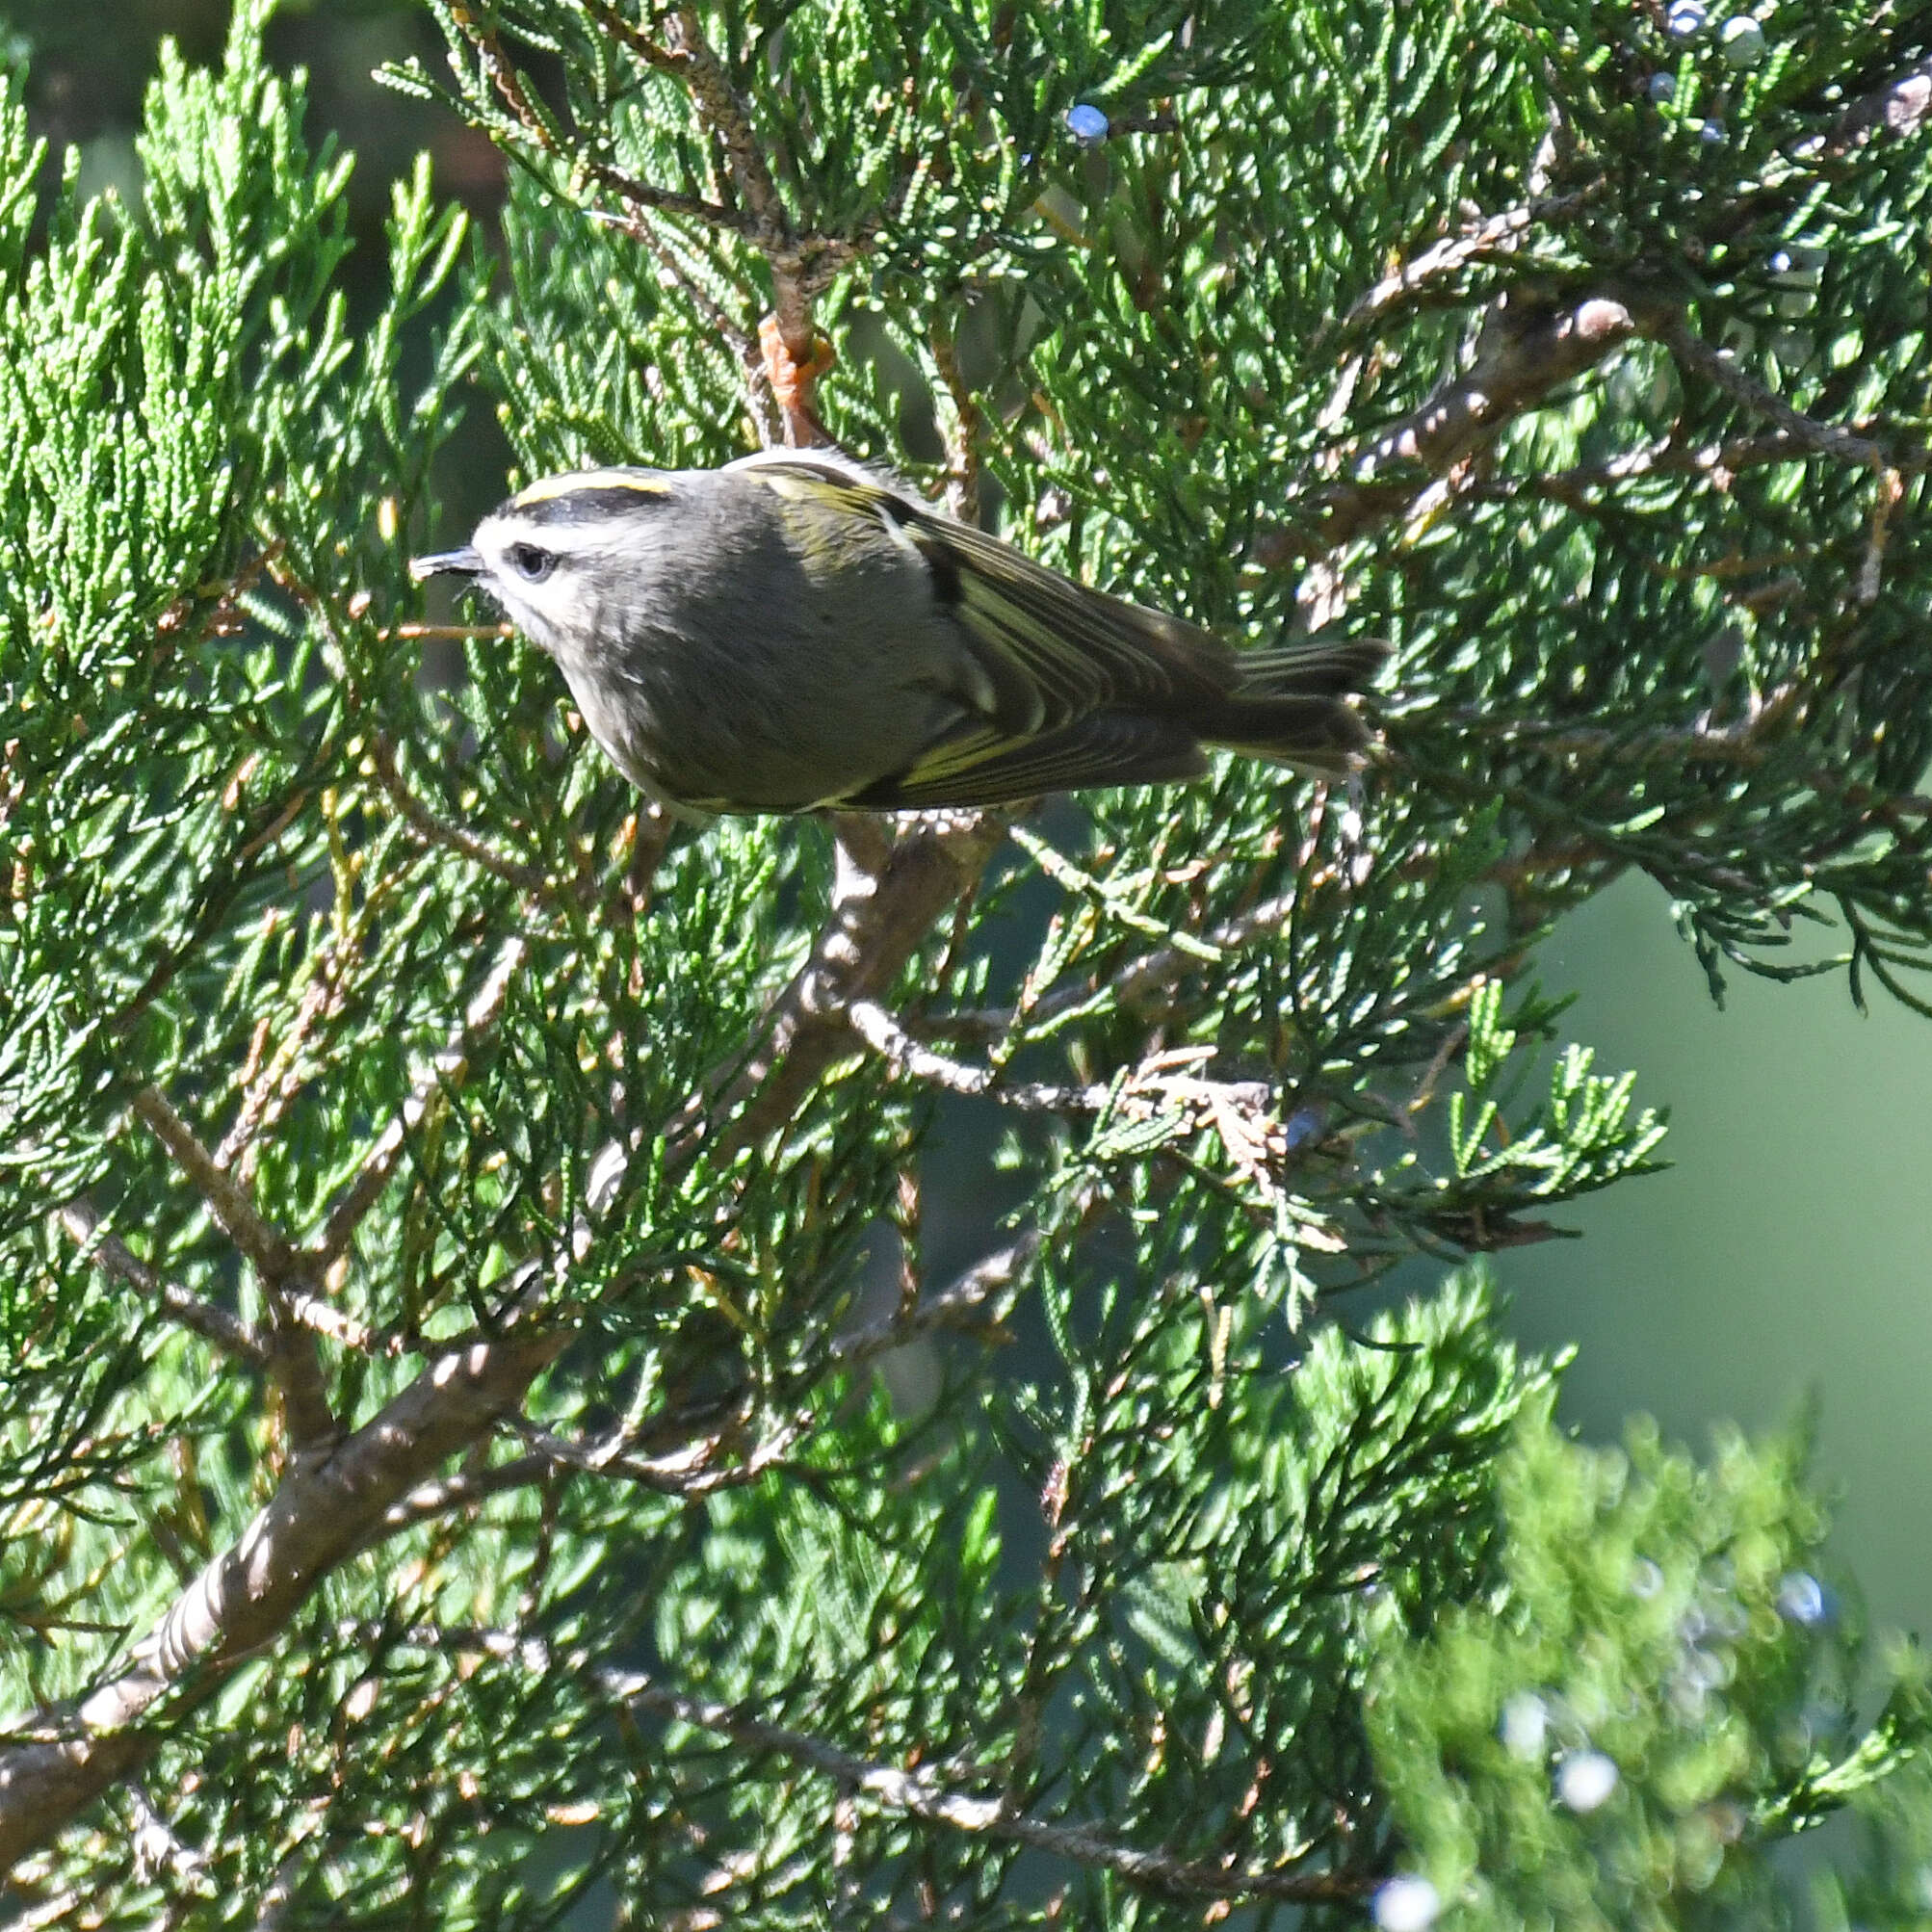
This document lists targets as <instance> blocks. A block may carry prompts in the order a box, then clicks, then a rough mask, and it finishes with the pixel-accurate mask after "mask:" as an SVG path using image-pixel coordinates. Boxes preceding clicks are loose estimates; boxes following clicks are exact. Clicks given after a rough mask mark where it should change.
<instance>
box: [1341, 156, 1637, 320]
mask: <svg viewBox="0 0 1932 1932" xmlns="http://www.w3.org/2000/svg"><path fill="white" fill-rule="evenodd" d="M1603 187H1604V184H1603V183H1602V182H1601V181H1597V182H1592V183H1591V184H1590V185H1589V186H1588V187H1586V188H1580V189H1578V190H1577V191H1576V192H1575V193H1574V194H1570V195H1548V196H1542V197H1541V198H1539V199H1536V200H1532V201H1526V202H1523V203H1522V204H1521V205H1520V206H1518V207H1515V208H1505V209H1504V210H1503V211H1502V212H1501V214H1499V215H1490V216H1487V217H1486V218H1485V219H1484V220H1482V221H1480V222H1475V224H1473V225H1472V226H1469V227H1466V228H1464V229H1463V231H1462V232H1461V233H1460V234H1457V235H1445V236H1444V237H1443V239H1442V240H1441V241H1439V242H1436V243H1433V244H1431V245H1430V246H1429V247H1428V248H1424V249H1423V250H1422V252H1421V253H1420V254H1417V255H1412V256H1411V257H1410V258H1409V259H1408V260H1407V261H1405V262H1403V263H1402V264H1401V265H1400V266H1399V267H1397V268H1396V269H1393V270H1391V271H1390V273H1389V274H1386V275H1384V276H1383V277H1382V279H1381V280H1380V281H1378V282H1377V283H1375V285H1374V286H1373V287H1372V288H1371V289H1369V290H1368V291H1367V292H1366V293H1365V294H1363V295H1361V296H1358V297H1357V298H1356V299H1355V300H1354V301H1353V302H1352V303H1350V304H1349V306H1348V308H1347V310H1346V312H1345V314H1343V315H1342V316H1341V318H1340V319H1339V320H1337V321H1335V322H1332V323H1329V324H1327V325H1326V326H1324V327H1323V328H1322V329H1321V330H1320V331H1319V333H1318V336H1317V338H1316V343H1315V349H1316V350H1318V349H1319V348H1320V346H1321V343H1322V340H1323V338H1325V337H1332V336H1342V337H1346V336H1350V335H1353V334H1355V333H1356V332H1357V331H1358V330H1360V329H1363V328H1365V327H1367V326H1369V325H1371V323H1376V322H1379V321H1380V320H1381V319H1382V318H1383V316H1385V315H1386V314H1388V312H1389V311H1390V310H1391V309H1394V308H1397V307H1399V306H1400V305H1401V303H1402V302H1403V301H1405V300H1407V299H1408V298H1409V297H1410V296H1412V295H1413V294H1415V292H1416V291H1417V290H1418V289H1420V288H1421V287H1423V284H1424V283H1426V282H1430V281H1433V280H1434V279H1436V277H1438V276H1439V275H1446V274H1452V273H1453V272H1454V271H1455V270H1457V269H1459V268H1463V267H1465V266H1466V265H1467V264H1468V263H1470V262H1473V261H1475V260H1476V259H1477V258H1478V257H1480V256H1482V255H1486V254H1490V253H1492V252H1505V251H1508V250H1511V249H1513V248H1514V247H1515V244H1516V242H1517V240H1518V238H1519V237H1521V236H1522V235H1523V234H1524V233H1525V231H1526V230H1527V229H1529V228H1531V227H1533V226H1535V224H1536V223H1537V222H1550V221H1555V220H1559V219H1560V218H1561V217H1563V216H1565V215H1571V214H1574V213H1575V212H1576V211H1577V210H1578V209H1579V208H1580V207H1582V206H1583V204H1584V203H1585V202H1587V201H1589V200H1591V199H1592V198H1593V197H1594V196H1596V195H1598V194H1599V193H1601V191H1602V189H1603Z"/></svg>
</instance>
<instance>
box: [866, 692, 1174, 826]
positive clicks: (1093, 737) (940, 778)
mask: <svg viewBox="0 0 1932 1932" xmlns="http://www.w3.org/2000/svg"><path fill="white" fill-rule="evenodd" d="M1204 770H1207V760H1206V759H1205V758H1204V757H1203V756H1202V755H1201V747H1200V744H1198V743H1197V742H1196V740H1195V738H1194V734H1193V733H1192V732H1191V731H1189V730H1188V728H1187V727H1186V726H1185V725H1182V724H1177V723H1175V722H1174V721H1173V720H1171V719H1169V718H1150V717H1147V716H1146V715H1145V714H1135V713H1129V712H1097V713H1095V714H1094V715H1093V716H1092V717H1090V718H1076V719H1075V720H1074V721H1073V722H1072V723H1071V724H1065V725H1061V726H1060V727H1058V728H1057V730H1052V731H1043V732H1039V733H1037V734H1036V735H1035V736H1033V737H1031V738H1020V739H1014V738H1010V737H1008V736H1007V735H1006V734H1005V732H1003V731H1001V730H1000V729H999V728H998V727H997V726H994V725H978V724H975V725H966V726H962V727H961V728H960V729H959V730H957V731H955V732H953V733H952V734H950V735H949V736H947V737H946V738H943V739H941V740H940V741H939V742H938V743H937V744H933V745H932V746H930V747H929V748H928V749H927V750H926V751H925V752H923V753H922V754H921V755H920V756H919V757H918V758H916V759H914V760H913V762H912V764H911V765H909V766H908V767H907V768H906V769H905V770H903V771H895V772H893V773H891V774H890V775H888V776H886V777H884V778H880V779H877V780H875V782H874V783H873V784H871V785H868V786H867V787H866V788H865V789H864V790H863V791H861V792H855V793H853V794H852V796H850V797H849V798H842V799H838V800H836V801H834V802H837V803H839V804H845V805H864V806H869V807H872V808H874V809H876V810H884V811H897V810H903V809H911V808H916V807H920V806H928V805H1004V804H1007V803H1010V802H1011V801H1012V800H1013V799H1015V798H1033V797H1038V796H1040V795H1041V794H1042V793H1046V792H1074V791H1079V790H1081V789H1083V787H1085V786H1089V785H1157V784H1164V783H1166V782H1167V781H1168V780H1170V779H1175V778H1198V777H1199V776H1200V775H1201V773H1202V772H1203V771H1204Z"/></svg>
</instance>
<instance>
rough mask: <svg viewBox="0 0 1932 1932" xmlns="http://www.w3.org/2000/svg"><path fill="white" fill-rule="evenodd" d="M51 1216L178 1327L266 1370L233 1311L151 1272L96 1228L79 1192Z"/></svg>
mask: <svg viewBox="0 0 1932 1932" xmlns="http://www.w3.org/2000/svg"><path fill="white" fill-rule="evenodd" d="M55 1219H56V1220H58V1221H59V1222H60V1224H61V1226H62V1227H63V1228H65V1230H66V1232H67V1234H68V1235H69V1236H70V1237H71V1238H72V1239H73V1240H74V1241H75V1242H76V1243H77V1244H78V1245H79V1247H80V1249H81V1251H82V1258H83V1259H84V1260H90V1261H92V1262H94V1263H96V1264H97V1265H98V1266H101V1267H104V1268H105V1269H106V1270H107V1271H108V1273H110V1274H112V1275H114V1276H116V1277H117V1279H119V1280H121V1281H124V1282H126V1283H127V1284H128V1286H129V1287H130V1288H133V1289H135V1290H136V1291H138V1292H140V1293H141V1294H142V1295H144V1296H145V1297H146V1299H147V1300H149V1301H151V1302H153V1303H154V1304H155V1306H156V1307H158V1308H159V1309H160V1310H161V1311H162V1312H163V1313H164V1314H165V1315H166V1316H167V1317H168V1318H169V1319H170V1320H171V1321H178V1322H179V1323H180V1324H181V1326H182V1327H183V1328H187V1329H191V1330H192V1331H193V1332H194V1333H195V1334H196V1335H198V1336H200V1337H201V1339H202V1340H203V1341H204V1342H211V1343H213V1344H214V1345H215V1346H216V1347H217V1348H220V1349H222V1350H224V1351H225V1352H226V1353H228V1354H230V1355H233V1356H236V1357H238V1358H239V1359H240V1360H241V1361H244V1362H246V1363H247V1364H248V1366H249V1368H251V1369H257V1370H262V1371H266V1370H267V1368H268V1366H269V1351H268V1349H267V1348H266V1347H265V1346H264V1345H263V1343H262V1340H261V1338H260V1337H259V1336H258V1335H256V1333H255V1332H254V1330H253V1329H251V1328H250V1327H249V1326H248V1323H247V1322H245V1321H243V1320H242V1319H241V1318H240V1317H238V1316H234V1315H230V1314H229V1313H228V1311H227V1310H226V1309H225V1308H217V1307H216V1306H215V1304H214V1303H213V1302H212V1301H203V1300H202V1299H201V1297H200V1296H199V1295H198V1294H191V1293H190V1292H188V1290H187V1289H185V1288H182V1287H180V1286H178V1285H177V1284H176V1283H174V1282H171V1281H169V1280H167V1279H166V1278H165V1277H164V1276H162V1275H159V1274H156V1273H155V1271H154V1270H153V1269H152V1268H151V1267H149V1266H147V1264H146V1263H145V1262H144V1261H142V1260H141V1259H140V1258H139V1257H138V1256H137V1255H135V1254H134V1253H133V1252H132V1251H131V1250H130V1249H129V1248H128V1245H127V1243H126V1242H125V1241H124V1240H121V1239H120V1237H119V1236H118V1235H112V1234H106V1233H104V1232H103V1231H102V1228H101V1215H100V1211H99V1210H98V1209H97V1208H96V1207H95V1206H94V1205H93V1203H92V1202H91V1201H90V1200H88V1199H87V1198H86V1197H85V1196H82V1198H80V1199H79V1200H75V1201H69V1202H68V1203H67V1205H66V1206H65V1208H63V1209H61V1210H60V1212H59V1213H58V1214H56V1215H55Z"/></svg>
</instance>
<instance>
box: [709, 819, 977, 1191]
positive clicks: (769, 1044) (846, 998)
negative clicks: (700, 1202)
mask: <svg viewBox="0 0 1932 1932" xmlns="http://www.w3.org/2000/svg"><path fill="white" fill-rule="evenodd" d="M1004 834H1005V819H1004V818H1003V817H1002V816H1001V815H1000V814H998V813H996V812H964V813H961V812H933V813H926V814H922V815H921V816H920V817H919V818H918V819H916V820H914V821H913V822H912V823H911V824H910V825H909V826H908V827H907V828H906V829H904V830H902V831H901V832H900V834H899V837H898V839H897V842H896V843H890V844H889V843H888V842H887V839H886V836H885V834H884V833H883V831H882V830H881V828H880V826H879V823H878V822H877V821H875V820H868V819H865V818H863V816H862V815H859V814H853V815H851V817H850V819H849V820H843V821H841V822H840V824H839V826H838V828H837V836H838V839H839V875H838V880H837V883H836V884H835V886H834V888H833V895H832V918H831V922H830V924H829V925H828V926H827V927H825V929H824V931H823V932H822V933H821V934H820V936H819V942H818V944H817V945H816V946H815V947H814V948H813V949H812V956H811V957H810V958H809V959H808V960H807V961H806V962H805V964H804V966H803V967H802V968H801V969H800V970H799V972H798V973H797V975H796V977H795V978H794V979H793V980H792V983H791V984H790V985H789V986H788V987H786V989H785V991H784V992H783V993H782V994H780V995H779V997H778V1000H777V1002H776V1004H775V1005H773V1007H772V1009H771V1013H770V1017H769V1019H768V1020H767V1022H766V1026H765V1033H764V1037H763V1039H762V1040H761V1041H760V1042H759V1043H758V1046H757V1048H756V1049H755V1050H754V1051H753V1053H752V1055H751V1057H749V1059H747V1060H746V1061H745V1062H744V1066H743V1068H742V1070H741V1071H740V1072H739V1074H738V1076H737V1078H736V1079H735V1080H734V1081H733V1082H732V1083H730V1085H729V1087H728V1088H727V1090H726V1091H725V1093H724V1095H723V1096H722V1098H721V1100H715V1099H714V1098H713V1096H712V1095H710V1094H705V1095H700V1096H698V1097H697V1098H696V1099H694V1101H693V1102H692V1105H691V1106H690V1107H688V1108H687V1109H686V1110H685V1115H684V1117H683V1118H682V1119H681V1120H680V1121H679V1122H678V1123H677V1125H676V1126H675V1127H674V1129H673V1145H674V1151H679V1152H682V1153H683V1154H684V1157H685V1158H687V1159H688V1158H690V1156H691V1154H692V1153H694V1152H695V1151H696V1142H697V1140H698V1139H700V1138H702V1137H703V1136H704V1135H705V1133H706V1131H707V1126H706V1115H707V1114H710V1113H712V1112H714V1111H715V1112H717V1113H718V1114H719V1115H720V1116H726V1117H727V1119H726V1124H725V1125H723V1126H721V1127H720V1128H719V1129H718V1150H721V1151H717V1150H715V1151H714V1153H713V1158H714V1159H717V1160H721V1159H723V1158H724V1154H725V1153H726V1152H728V1151H730V1150H732V1149H735V1148H740V1147H751V1146H756V1145H758V1144H759V1143H760V1142H761V1141H763V1140H764V1139H765V1138H766V1136H768V1135H770V1134H771V1133H773V1132H775V1131H776V1129H777V1128H779V1127H780V1126H782V1125H783V1124H784V1123H785V1122H786V1121H787V1120H789V1119H790V1118H791V1117H792V1115H793V1114H794V1113H795V1112H796V1110H797V1108H798V1105H799V1103H800V1102H801V1101H802V1100H803V1098H804V1096H805V1095H806V1093H807V1092H809V1091H810V1089H811V1088H812V1087H813V1085H815V1084H816V1083H817V1082H818V1079H819V1077H820V1075H821V1074H822V1073H823V1072H824V1070H825V1069H826V1068H827V1067H828V1066H830V1065H831V1064H832V1062H833V1061H834V1060H836V1059H837V1058H838V1057H840V1055H841V1054H842V1053H844V1052H849V1048H850V1041H851V1029H850V1026H849V1022H848V1019H847V1014H848V1012H849V1008H850V1005H851V1003H852V1002H853V1001H854V1000H861V999H864V998H866V997H867V996H868V995H870V994H873V993H875V992H878V991H879V990H881V989H882V988H884V987H885V986H887V985H889V984H890V983H891V982H892V980H893V979H895V978H896V977H897V975H898V973H899V971H900V969H901V967H902V966H903V965H904V964H905V962H906V960H907V959H908V958H910V957H911V955H912V952H913V949H914V948H915V947H916V946H917V945H918V944H919V942H920V940H921V939H922V938H924V937H925V935H926V933H927V930H928V929H929V928H930V927H931V925H932V922H933V921H934V920H935V919H936V918H937V917H938V916H939V914H940V913H941V912H942V911H943V910H944V909H945V907H946V906H948V905H949V904H951V903H952V902H953V900H955V899H957V898H958V897H959V895H960V894H961V893H962V892H964V891H965V890H966V889H967V888H968V887H969V886H971V885H973V884H975V883H977V882H978V880H979V875H980V873H981V872H982V871H983V870H984V868H985V864H986V861H987V860H988V859H989V858H990V857H991V856H992V854H993V851H994V849H995V848H996V847H997V846H998V845H999V843H1000V840H1001V838H1002V837H1003V836H1004ZM734 1115H735V1117H729V1116H734Z"/></svg>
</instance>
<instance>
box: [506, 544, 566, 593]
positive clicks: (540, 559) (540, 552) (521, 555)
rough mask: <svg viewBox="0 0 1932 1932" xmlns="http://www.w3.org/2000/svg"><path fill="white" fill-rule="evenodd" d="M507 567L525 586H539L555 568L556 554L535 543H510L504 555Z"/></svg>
mask: <svg viewBox="0 0 1932 1932" xmlns="http://www.w3.org/2000/svg"><path fill="white" fill-rule="evenodd" d="M506 554H507V555H508V557H509V567H510V568H511V569H512V570H514V571H515V572H516V574H517V575H518V576H519V577H521V578H522V579H523V581H524V582H525V583H526V584H541V583H542V582H543V580H544V579H545V578H546V577H548V576H549V575H550V573H551V572H552V571H553V570H555V569H556V568H557V553H556V551H554V550H544V549H541V548H540V547H539V546H538V545H536V544H535V543H512V544H511V545H510V546H509V551H508V552H507V553H506Z"/></svg>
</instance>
